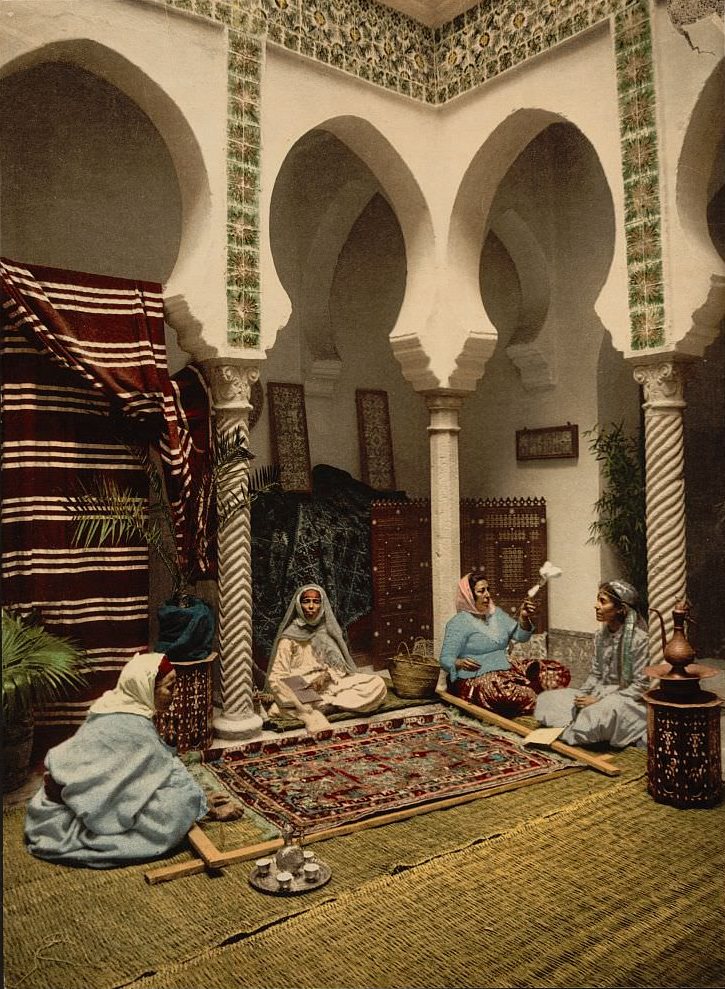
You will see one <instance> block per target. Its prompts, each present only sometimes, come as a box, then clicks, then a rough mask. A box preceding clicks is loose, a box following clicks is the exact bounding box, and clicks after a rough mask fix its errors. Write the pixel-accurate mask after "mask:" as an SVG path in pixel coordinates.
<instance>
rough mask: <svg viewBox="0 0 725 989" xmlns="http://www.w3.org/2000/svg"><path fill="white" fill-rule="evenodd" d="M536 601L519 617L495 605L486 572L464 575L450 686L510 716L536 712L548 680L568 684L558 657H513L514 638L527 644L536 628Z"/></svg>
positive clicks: (447, 640)
mask: <svg viewBox="0 0 725 989" xmlns="http://www.w3.org/2000/svg"><path fill="white" fill-rule="evenodd" d="M535 611H536V605H535V604H534V602H533V601H532V600H531V599H530V598H526V599H525V600H524V601H523V602H522V604H521V606H520V607H519V612H518V615H517V618H512V617H511V616H510V615H507V614H506V612H505V611H503V610H502V609H501V608H498V607H497V606H496V603H495V601H494V599H493V595H492V592H491V589H490V587H489V583H488V579H487V577H486V575H485V574H484V573H475V572H474V573H470V574H466V575H465V577H462V578H461V580H460V581H459V584H458V594H457V597H456V612H457V614H456V615H454V616H453V618H451V619H450V620H449V621H448V622H447V624H446V630H445V635H444V637H443V645H442V646H441V655H440V664H441V666H442V667H443V669H444V670H445V671H446V674H447V678H448V689H449V690H450V692H451V693H452V694H455V695H456V696H457V697H460V698H461V699H462V700H465V701H469V702H470V703H471V704H475V705H476V706H478V707H482V708H485V709H486V710H489V711H495V712H496V713H497V714H501V715H503V716H504V717H507V718H515V717H518V716H519V715H524V714H531V712H532V711H533V710H534V705H535V703H536V696H537V694H538V693H539V692H540V691H541V690H542V689H543V688H542V679H543V680H545V682H546V683H547V684H551V685H556V686H564V685H566V684H568V683H569V681H570V679H571V674H570V673H569V670H567V668H566V667H565V666H562V664H561V663H558V662H557V661H556V660H546V659H545V660H541V661H536V662H531V661H528V662H527V661H525V660H518V659H514V658H512V657H510V656H509V654H508V646H509V643H511V642H528V640H529V639H530V638H531V635H532V634H533V632H534V626H533V623H532V616H533V615H534V613H535Z"/></svg>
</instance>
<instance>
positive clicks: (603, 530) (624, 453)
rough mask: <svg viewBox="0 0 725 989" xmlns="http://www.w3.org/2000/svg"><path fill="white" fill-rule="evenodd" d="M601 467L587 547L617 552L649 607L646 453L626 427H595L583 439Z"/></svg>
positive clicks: (614, 424) (644, 605) (619, 425)
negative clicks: (599, 490) (600, 546)
mask: <svg viewBox="0 0 725 989" xmlns="http://www.w3.org/2000/svg"><path fill="white" fill-rule="evenodd" d="M584 435H585V436H586V437H588V438H589V449H590V450H591V452H592V453H593V454H594V456H595V457H596V459H597V460H598V461H599V463H600V464H601V472H602V477H603V479H604V487H603V490H602V493H601V495H600V496H599V498H598V499H597V501H596V502H595V504H594V512H595V519H594V521H593V522H592V523H591V525H590V526H589V532H590V539H589V542H590V543H602V542H604V543H607V544H608V545H610V546H612V547H613V549H614V550H615V552H616V554H617V557H618V559H619V562H620V564H621V566H622V568H623V571H624V576H626V577H627V578H628V579H629V580H631V582H632V583H633V584H634V586H635V588H636V589H637V591H638V593H639V596H640V601H641V602H642V605H643V607H645V608H646V607H647V509H646V481H645V470H644V454H643V451H642V447H641V442H640V441H639V440H638V439H636V438H633V437H631V436H628V435H627V434H626V433H625V431H624V424H623V423H621V422H619V423H612V424H610V425H609V426H608V427H607V426H595V427H594V428H593V429H590V430H588V431H587V432H586V433H585V434H584Z"/></svg>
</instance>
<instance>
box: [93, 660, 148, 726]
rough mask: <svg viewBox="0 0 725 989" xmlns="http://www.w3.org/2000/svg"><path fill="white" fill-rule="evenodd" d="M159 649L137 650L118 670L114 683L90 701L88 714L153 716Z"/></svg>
mask: <svg viewBox="0 0 725 989" xmlns="http://www.w3.org/2000/svg"><path fill="white" fill-rule="evenodd" d="M163 658H164V654H163V653H162V652H148V653H137V654H136V655H135V656H134V657H133V659H130V660H129V661H128V662H127V663H126V665H125V666H124V668H123V669H122V670H121V675H120V676H119V678H118V683H117V684H116V686H115V687H114V688H113V690H107V691H106V692H105V694H102V695H101V697H99V698H98V700H97V701H96V702H95V703H94V704H92V705H91V707H90V709H89V712H88V713H89V714H140V715H141V717H143V718H153V716H154V691H155V690H156V674H157V673H158V672H159V665H160V663H161V660H162V659H163Z"/></svg>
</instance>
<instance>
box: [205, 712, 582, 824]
mask: <svg viewBox="0 0 725 989" xmlns="http://www.w3.org/2000/svg"><path fill="white" fill-rule="evenodd" d="M208 768H209V769H211V770H212V771H213V773H214V774H215V775H216V776H217V777H218V778H219V780H220V781H221V782H222V783H223V784H224V785H225V786H226V787H228V788H229V789H230V790H231V791H232V792H233V793H234V794H236V796H238V797H239V798H240V799H241V800H242V801H244V803H245V804H246V805H247V806H248V807H251V808H253V809H254V810H255V811H256V812H257V813H258V814H260V815H261V816H262V817H263V818H265V819H267V820H268V821H271V822H273V823H274V824H277V825H279V826H282V825H283V824H285V823H290V824H292V825H293V826H295V827H296V828H298V829H299V830H301V831H303V832H305V833H310V832H315V831H320V830H324V829H326V828H330V827H336V826H339V825H341V824H348V823H351V822H352V821H357V820H361V819H363V818H366V817H370V816H372V815H377V814H382V813H387V812H390V811H394V810H401V809H403V808H405V807H411V806H415V805H418V804H426V803H429V802H434V801H439V800H444V799H446V798H450V797H457V796H463V795H465V794H471V793H477V792H479V791H483V790H487V789H494V788H497V787H500V786H501V785H502V784H511V783H518V784H521V783H523V782H524V781H530V780H531V781H533V780H537V779H545V778H549V777H551V775H552V774H555V773H558V772H561V771H562V770H564V769H570V766H569V764H564V763H562V762H560V761H559V760H557V759H554V758H552V757H551V756H550V755H545V754H544V753H541V752H531V751H526V750H524V749H522V748H521V747H520V746H519V745H518V744H517V743H516V742H512V741H510V740H509V739H506V738H503V737H502V736H499V735H492V734H491V733H489V732H487V731H486V730H485V729H481V728H478V727H477V726H475V725H472V724H463V723H461V722H459V721H452V720H449V718H448V717H447V715H446V714H445V713H433V714H418V715H409V716H408V717H400V718H393V719H391V720H389V721H383V722H378V723H375V724H360V725H353V726H350V727H348V728H343V729H332V730H329V731H325V732H320V733H318V734H317V735H315V736H314V737H312V738H310V737H309V736H303V737H296V738H284V739H280V740H279V741H277V740H274V741H260V742H253V743H251V744H249V745H246V746H244V748H243V749H235V750H232V751H230V750H227V752H226V753H225V754H224V755H223V756H222V757H221V758H220V759H218V760H214V761H211V762H209V763H208Z"/></svg>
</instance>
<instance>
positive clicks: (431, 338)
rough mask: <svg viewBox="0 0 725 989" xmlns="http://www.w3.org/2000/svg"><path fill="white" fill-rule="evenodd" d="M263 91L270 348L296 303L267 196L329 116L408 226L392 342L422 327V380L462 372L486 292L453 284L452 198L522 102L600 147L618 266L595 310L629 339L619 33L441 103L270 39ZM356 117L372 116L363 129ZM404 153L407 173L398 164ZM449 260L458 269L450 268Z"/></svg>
mask: <svg viewBox="0 0 725 989" xmlns="http://www.w3.org/2000/svg"><path fill="white" fill-rule="evenodd" d="M554 62H555V63H556V68H555V70H553V67H554ZM262 94H263V101H262V130H263V133H264V135H265V141H264V154H263V163H262V202H261V206H262V215H261V220H262V252H263V257H262V296H263V299H262V328H263V345H264V346H265V347H269V346H270V344H271V342H272V341H273V339H274V335H275V334H276V332H277V330H278V329H279V327H280V326H283V325H284V324H285V323H286V321H287V318H288V315H289V300H288V299H287V297H286V295H285V293H284V291H283V289H282V287H281V285H280V283H279V279H278V277H277V274H276V272H275V270H274V263H273V259H272V256H271V252H270V251H269V244H268V236H269V230H268V222H269V210H270V197H271V192H272V189H273V187H274V182H275V178H276V176H277V174H278V173H279V170H280V168H281V166H282V163H283V161H284V159H285V157H286V155H287V154H288V152H289V150H290V149H291V148H292V146H293V145H294V144H295V142H296V141H297V140H299V138H300V137H301V136H302V135H303V134H305V133H306V132H307V131H308V130H310V129H312V128H314V127H317V126H328V123H327V122H329V121H333V124H334V126H336V128H337V129H336V131H335V132H336V133H337V134H338V136H340V137H341V139H343V140H350V141H351V143H354V144H355V146H354V150H355V152H356V153H357V154H358V155H359V156H360V157H361V158H363V160H365V161H366V164H367V165H368V166H369V167H370V168H371V170H372V171H373V172H374V173H375V174H376V176H377V178H378V180H379V181H380V183H381V185H382V187H383V190H384V191H385V193H386V195H387V196H388V198H389V201H390V202H391V205H392V206H393V209H394V211H395V213H396V215H397V216H398V219H399V221H400V224H401V228H402V230H403V235H404V238H405V243H406V252H407V260H408V283H407V292H406V298H405V300H404V304H403V307H402V308H401V314H400V316H399V320H398V325H397V326H396V327H395V329H394V330H393V334H392V337H393V338H394V339H395V338H396V337H398V336H399V335H402V334H403V333H405V334H409V335H417V338H418V339H419V341H420V343H421V345H422V351H423V352H421V353H420V355H419V356H420V358H421V360H423V359H425V358H427V360H428V363H429V375H428V379H425V375H424V374H423V373H422V372H421V373H420V374H419V382H420V384H417V385H416V387H421V388H422V387H437V386H439V385H441V384H442V385H445V384H446V383H447V382H448V379H449V377H450V375H451V373H452V372H453V371H454V370H455V362H456V358H457V357H458V355H459V354H460V352H461V350H462V348H463V345H464V342H465V339H466V336H467V335H468V334H471V333H474V334H475V333H476V332H477V331H478V327H479V326H480V325H481V323H482V322H486V316H485V312H484V311H483V308H482V306H481V305H480V300H478V301H477V302H476V303H475V304H467V308H466V310H465V311H463V312H462V311H460V299H461V298H463V295H464V294H465V293H458V292H457V291H452V288H451V287H452V285H453V283H454V281H455V276H456V265H455V264H454V262H455V261H456V258H455V257H449V244H448V233H449V222H450V217H451V212H452V209H453V205H454V202H455V200H456V196H457V193H458V190H459V187H460V185H461V182H462V180H463V177H464V175H465V174H466V171H467V169H468V167H469V165H470V164H471V161H472V160H473V159H474V157H475V155H476V153H477V152H478V150H479V149H480V148H481V147H482V146H483V145H484V144H485V142H486V141H487V140H488V138H489V137H490V136H491V135H492V134H493V133H494V132H495V131H496V129H497V128H498V127H499V125H501V124H502V123H503V122H504V121H506V119H507V118H508V117H510V116H511V115H512V114H514V113H515V112H516V111H518V110H520V109H521V108H526V107H530V108H533V109H536V110H539V111H542V112H546V113H551V114H556V115H557V116H558V118H560V119H563V120H566V121H570V122H572V123H573V124H575V125H576V126H577V127H578V128H579V129H580V130H581V131H582V133H583V134H584V135H585V136H586V137H587V138H588V139H589V140H590V141H591V142H592V144H593V145H594V147H595V149H596V152H597V155H598V157H599V160H600V162H601V165H602V168H603V170H604V173H605V175H606V177H607V181H608V184H609V187H610V191H611V195H612V198H613V201H614V208H615V214H616V233H615V243H614V251H613V259H612V265H611V268H610V270H609V276H608V278H607V281H606V283H605V284H604V286H603V288H602V291H601V294H600V297H599V300H598V303H597V310H598V312H599V314H600V316H601V318H602V321H603V322H604V324H605V325H606V326H607V328H608V329H609V330H610V332H612V334H613V336H614V338H615V340H616V341H617V344H618V346H620V347H621V348H622V349H624V348H625V347H626V346H627V344H628V340H629V318H628V312H627V281H626V267H625V254H624V240H623V226H622V218H623V192H622V181H621V159H620V146H619V124H618V118H617V91H616V79H615V67H614V57H613V48H612V40H611V36H610V33H609V29H608V26H607V25H606V24H605V25H604V26H599V27H597V28H595V29H592V30H591V31H589V32H587V33H585V34H584V35H580V36H579V37H578V38H576V39H574V40H572V41H571V42H569V43H567V44H563V45H561V46H559V47H558V48H557V49H556V50H555V51H554V52H552V53H548V54H546V55H543V56H541V57H540V58H537V59H534V60H532V61H531V62H529V63H526V64H525V65H523V66H521V67H520V68H518V69H516V70H514V71H511V72H509V73H506V74H505V75H504V76H503V77H500V78H499V79H496V80H493V81H492V82H490V83H488V84H487V85H486V86H484V87H481V88H479V89H477V90H475V91H474V92H472V93H470V94H467V95H466V96H463V97H461V98H459V99H457V100H455V101H453V102H451V103H450V104H447V105H446V106H444V107H429V106H421V105H420V104H417V103H415V102H414V101H412V100H408V99H406V98H404V97H400V96H397V95H396V94H390V93H387V92H384V91H383V90H381V89H378V88H376V87H372V86H368V85H367V84H365V83H364V82H361V81H360V80H356V79H352V78H349V77H347V76H345V75H344V74H343V73H340V72H337V71H335V70H334V69H330V68H328V67H325V66H319V65H317V64H313V63H311V62H310V61H308V60H306V59H304V58H301V57H299V56H296V55H294V54H293V53H289V52H286V51H281V50H280V49H278V48H276V47H274V46H272V45H269V46H268V48H267V58H266V65H265V71H264V82H263V88H262ZM340 120H345V121H347V122H348V123H347V124H346V126H345V128H341V127H340V126H339V121H340ZM335 122H338V123H335ZM361 122H366V124H365V127H363V126H362V125H361ZM370 128H372V129H374V134H375V135H376V136H380V137H381V138H382V139H384V142H385V148H389V149H390V154H391V155H392V158H391V157H389V158H387V159H386V156H385V153H384V149H381V147H380V145H379V143H377V142H376V141H375V140H374V139H373V137H372V136H371V134H370ZM524 143H525V142H524ZM518 150H520V148H518V147H516V146H515V142H514V144H512V145H511V146H510V147H506V146H502V147H501V148H500V149H499V153H498V154H497V156H496V165H497V167H498V169H499V173H498V174H492V175H491V176H490V177H489V184H488V186H487V190H486V191H487V193H488V194H489V195H490V196H492V195H493V193H494V191H495V188H496V185H497V183H498V181H499V180H500V178H501V177H502V176H503V174H505V172H506V170H507V168H508V166H509V165H510V163H511V160H512V158H513V157H515V155H516V154H517V153H518ZM366 152H367V157H366ZM401 162H402V163H404V166H405V169H404V170H405V172H406V173H407V181H406V180H405V179H406V176H401V174H400V173H399V171H397V170H396V169H397V168H398V167H399V166H400V163H401ZM419 196H420V197H422V198H420V199H419V198H417V197H419ZM470 208H471V210H474V211H475V210H478V211H479V212H480V213H481V224H480V233H481V236H480V243H479V244H478V245H473V247H472V249H473V250H474V252H476V254H475V256H476V259H477V257H478V251H480V246H481V245H482V243H483V234H484V228H485V223H486V214H485V211H483V212H481V209H482V206H481V202H480V201H478V202H475V201H474V202H472V203H471V204H470ZM423 213H427V215H428V217H429V221H430V229H429V231H427V228H425V224H424V223H423V222H422V220H421V222H420V223H418V225H417V226H416V218H418V219H419V220H420V217H421V215H422V214H423ZM449 264H450V265H451V267H450V268H448V269H447V265H449ZM469 287H470V286H469ZM466 299H467V300H468V299H469V296H468V294H466ZM494 339H495V335H494ZM416 353H418V352H417V351H416ZM406 373H407V372H406Z"/></svg>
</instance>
